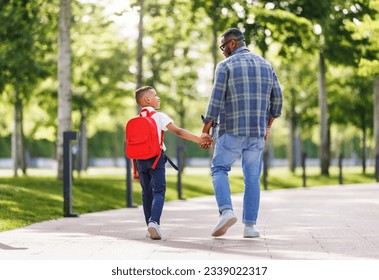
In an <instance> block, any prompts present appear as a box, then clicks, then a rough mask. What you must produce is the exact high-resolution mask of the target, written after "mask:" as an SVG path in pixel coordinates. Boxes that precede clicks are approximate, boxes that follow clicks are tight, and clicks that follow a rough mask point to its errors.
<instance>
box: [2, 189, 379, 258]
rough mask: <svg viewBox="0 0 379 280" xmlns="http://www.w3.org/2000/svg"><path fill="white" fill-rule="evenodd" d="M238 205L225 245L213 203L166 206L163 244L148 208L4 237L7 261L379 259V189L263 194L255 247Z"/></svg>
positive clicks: (35, 227) (236, 201)
mask: <svg viewBox="0 0 379 280" xmlns="http://www.w3.org/2000/svg"><path fill="white" fill-rule="evenodd" d="M233 202H234V208H235V211H236V213H237V216H238V218H239V220H238V221H237V223H236V224H235V225H234V226H233V227H232V228H231V229H230V230H229V231H228V232H227V234H226V235H225V236H223V237H221V238H212V237H211V236H210V232H211V230H212V229H213V227H214V225H215V224H216V223H217V221H218V213H217V210H216V203H215V201H214V198H213V197H212V196H211V197H202V198H196V199H188V200H185V201H174V202H168V203H166V205H165V208H164V213H163V217H162V221H161V223H162V226H161V229H162V234H163V235H164V238H163V239H162V240H159V241H155V240H150V239H149V238H146V237H145V234H146V228H145V225H144V222H143V221H144V219H143V214H142V207H138V208H127V209H119V210H112V211H106V212H100V213H93V214H85V215H81V216H80V217H79V218H61V219H57V220H52V221H48V222H43V223H38V224H34V225H31V226H28V227H25V228H20V229H16V230H11V231H6V232H1V233H0V259H2V260H21V259H22V260H46V259H50V260H52V259H53V260H54V259H55V260H105V259H111V260H152V259H160V260H165V259H172V260H180V259H189V260H202V259H204V260H218V259H246V260H247V259H259V260H270V259H273V260H283V259H286V260H306V259H312V260H346V259H362V260H368V259H373V260H378V259H379V184H365V185H345V186H331V187H314V188H306V189H290V190H275V191H266V192H262V199H261V210H260V216H259V221H258V225H257V228H258V229H259V230H260V232H261V237H260V238H254V239H245V238H242V231H243V226H242V224H241V218H240V217H241V208H242V196H241V195H234V196H233ZM74 212H75V211H74Z"/></svg>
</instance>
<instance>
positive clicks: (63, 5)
mask: <svg viewBox="0 0 379 280" xmlns="http://www.w3.org/2000/svg"><path fill="white" fill-rule="evenodd" d="M70 27H71V0H60V10H59V40H58V82H59V88H58V135H57V162H58V179H60V180H62V179H63V132H65V131H70V130H71V129H72V125H71V111H72V108H71V47H70V45H71V36H70Z"/></svg>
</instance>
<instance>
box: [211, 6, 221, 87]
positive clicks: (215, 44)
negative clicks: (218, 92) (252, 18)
mask: <svg viewBox="0 0 379 280" xmlns="http://www.w3.org/2000/svg"><path fill="white" fill-rule="evenodd" d="M217 5H219V3H218V2H217V1H214V2H213V10H214V11H216V7H217ZM218 22H219V15H218V14H217V13H213V18H212V47H211V48H212V60H213V79H212V83H213V82H214V79H215V72H216V67H217V63H218V56H217V52H218V36H217V32H218V28H217V26H218Z"/></svg>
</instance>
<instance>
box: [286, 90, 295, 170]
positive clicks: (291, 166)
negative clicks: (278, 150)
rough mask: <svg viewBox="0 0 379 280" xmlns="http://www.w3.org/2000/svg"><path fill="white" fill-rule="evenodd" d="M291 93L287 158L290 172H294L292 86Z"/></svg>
mask: <svg viewBox="0 0 379 280" xmlns="http://www.w3.org/2000/svg"><path fill="white" fill-rule="evenodd" d="M290 93H291V101H290V104H291V109H290V116H289V137H290V143H289V151H288V159H289V165H290V170H291V172H292V173H293V172H295V169H296V157H295V149H296V143H295V142H296V116H295V90H294V89H293V88H291V89H290Z"/></svg>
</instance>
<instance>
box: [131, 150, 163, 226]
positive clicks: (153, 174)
mask: <svg viewBox="0 0 379 280" xmlns="http://www.w3.org/2000/svg"><path fill="white" fill-rule="evenodd" d="M155 158H156V157H154V158H151V159H147V160H137V161H136V163H137V169H138V174H139V178H140V183H141V186H142V204H143V213H144V215H145V221H146V225H148V224H149V222H155V223H157V224H158V225H159V224H160V218H161V215H162V210H163V204H164V200H165V194H166V168H165V163H166V161H167V160H166V156H165V154H164V153H163V152H162V154H161V156H160V159H159V160H158V163H157V166H156V167H155V169H152V168H151V166H152V165H153V163H154V160H155Z"/></svg>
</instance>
